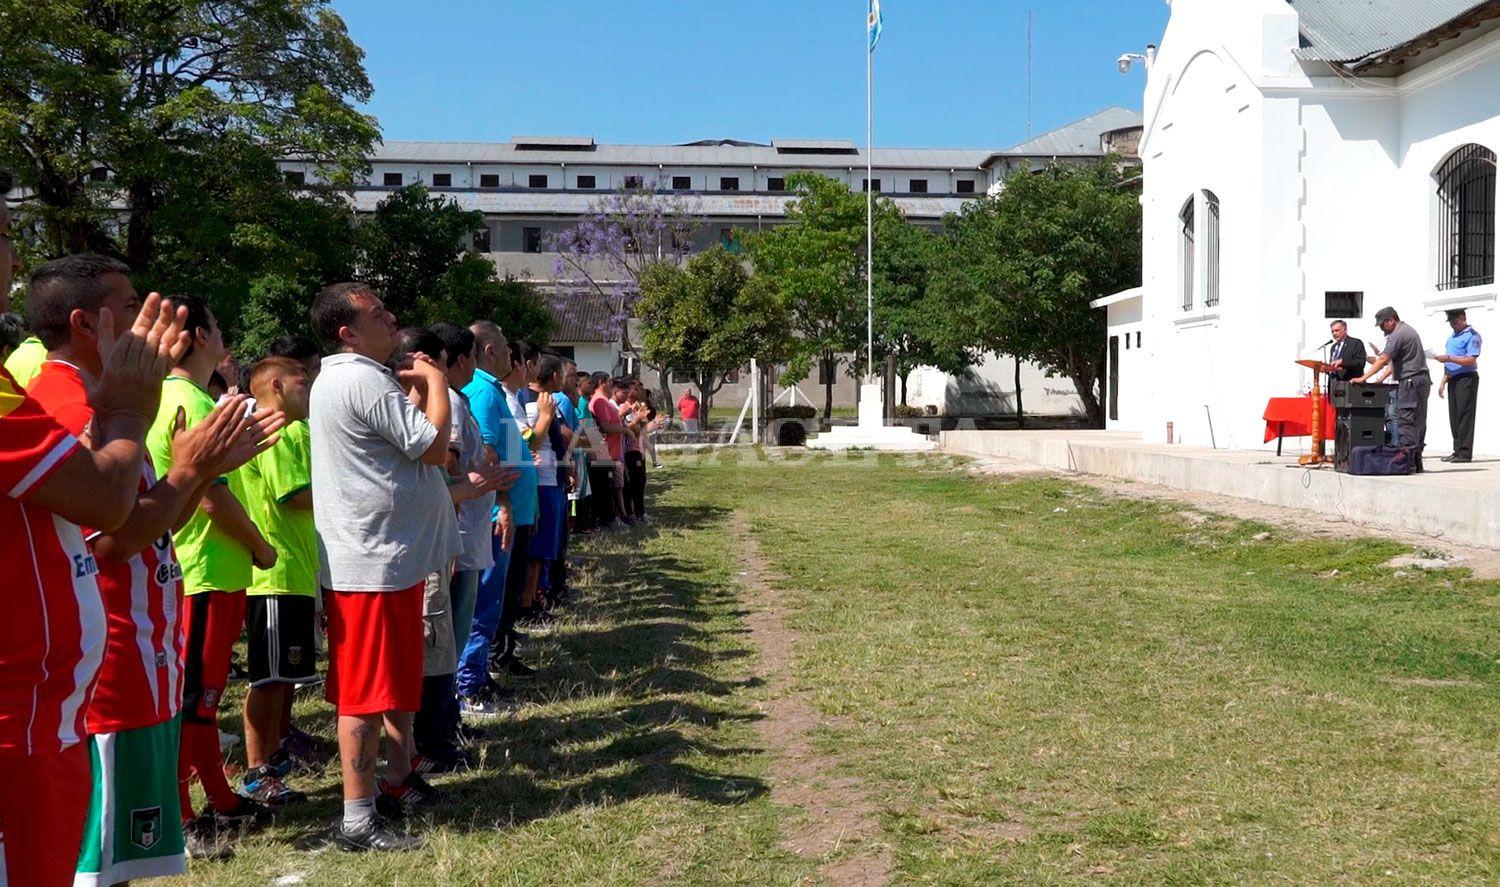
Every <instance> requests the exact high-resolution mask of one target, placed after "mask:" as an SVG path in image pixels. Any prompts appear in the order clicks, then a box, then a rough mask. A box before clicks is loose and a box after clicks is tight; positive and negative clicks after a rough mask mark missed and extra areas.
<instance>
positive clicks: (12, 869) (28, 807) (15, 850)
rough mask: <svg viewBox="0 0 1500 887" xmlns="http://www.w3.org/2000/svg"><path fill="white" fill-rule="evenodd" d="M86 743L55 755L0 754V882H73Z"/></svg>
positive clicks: (46, 885)
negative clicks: (0, 857)
mask: <svg viewBox="0 0 1500 887" xmlns="http://www.w3.org/2000/svg"><path fill="white" fill-rule="evenodd" d="M92 791H93V785H92V783H91V781H90V779H89V746H88V743H87V742H80V743H78V744H77V745H74V746H71V747H70V748H67V749H65V750H63V751H61V752H59V753H58V754H55V755H17V756H15V757H0V852H3V854H4V865H3V866H0V883H3V884H14V885H17V887H20V885H22V884H24V885H27V887H31V885H37V887H54V885H64V884H72V883H73V871H74V870H75V869H76V868H78V851H79V848H81V847H82V846H83V824H84V820H85V819H86V818H87V817H88V812H89V795H90V793H91V792H92Z"/></svg>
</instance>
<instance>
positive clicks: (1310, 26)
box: [1287, 0, 1489, 62]
mask: <svg viewBox="0 0 1500 887" xmlns="http://www.w3.org/2000/svg"><path fill="white" fill-rule="evenodd" d="M1287 2H1288V3H1290V4H1291V5H1292V7H1293V8H1294V9H1296V10H1297V17H1298V22H1299V26H1300V29H1301V32H1302V47H1301V48H1300V49H1299V50H1298V51H1297V55H1298V57H1299V58H1304V59H1309V60H1317V61H1329V62H1354V61H1360V60H1363V59H1367V58H1369V57H1371V56H1374V55H1379V54H1381V53H1384V52H1385V51H1386V50H1389V49H1394V48H1396V47H1399V46H1402V45H1403V44H1406V43H1409V42H1411V41H1412V40H1415V39H1416V38H1418V37H1421V36H1422V35H1424V34H1427V33H1428V32H1430V31H1434V30H1437V29H1439V28H1442V27H1443V26H1444V25H1447V24H1449V23H1450V22H1453V21H1454V20H1455V19H1457V18H1459V17H1460V16H1462V15H1464V14H1465V13H1468V12H1470V11H1472V10H1474V9H1477V8H1479V7H1481V6H1485V5H1489V0H1287Z"/></svg>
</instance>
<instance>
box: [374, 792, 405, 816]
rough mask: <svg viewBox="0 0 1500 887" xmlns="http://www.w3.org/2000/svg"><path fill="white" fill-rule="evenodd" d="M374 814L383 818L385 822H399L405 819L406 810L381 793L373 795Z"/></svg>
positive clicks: (394, 799)
mask: <svg viewBox="0 0 1500 887" xmlns="http://www.w3.org/2000/svg"><path fill="white" fill-rule="evenodd" d="M375 813H376V815H378V816H382V817H384V818H385V821H386V822H400V821H401V820H403V819H405V818H406V808H405V807H402V806H401V802H400V801H399V800H397V799H396V798H394V797H392V796H391V795H388V794H385V793H383V792H376V793H375Z"/></svg>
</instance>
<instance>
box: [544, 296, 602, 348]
mask: <svg viewBox="0 0 1500 887" xmlns="http://www.w3.org/2000/svg"><path fill="white" fill-rule="evenodd" d="M550 308H551V311H552V316H553V318H555V319H556V320H557V331H556V332H554V333H553V334H552V339H551V342H552V344H554V345H568V344H583V343H586V342H612V341H614V339H615V338H616V331H617V330H618V329H619V325H618V324H617V323H616V322H615V319H614V317H615V311H614V306H613V305H611V304H610V303H609V301H608V300H606V299H605V298H604V297H603V296H601V295H599V294H598V293H586V292H575V293H569V294H568V296H567V298H566V300H565V301H564V302H563V303H562V304H556V303H554V304H552V305H551V306H550Z"/></svg>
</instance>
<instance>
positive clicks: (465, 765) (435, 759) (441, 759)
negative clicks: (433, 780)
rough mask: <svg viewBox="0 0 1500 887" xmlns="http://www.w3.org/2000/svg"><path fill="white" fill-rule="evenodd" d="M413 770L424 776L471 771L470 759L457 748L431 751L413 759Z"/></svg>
mask: <svg viewBox="0 0 1500 887" xmlns="http://www.w3.org/2000/svg"><path fill="white" fill-rule="evenodd" d="M411 769H412V771H413V772H415V773H420V774H422V775H423V776H441V775H443V774H444V773H456V772H458V771H459V770H467V769H469V759H468V758H467V757H465V756H464V754H463V752H461V751H459V750H458V749H457V748H452V749H430V750H429V751H428V752H427V753H424V754H419V755H417V756H416V757H414V758H412V759H411Z"/></svg>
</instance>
